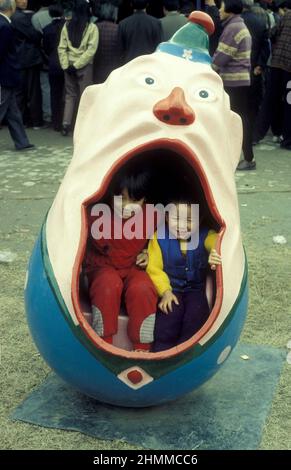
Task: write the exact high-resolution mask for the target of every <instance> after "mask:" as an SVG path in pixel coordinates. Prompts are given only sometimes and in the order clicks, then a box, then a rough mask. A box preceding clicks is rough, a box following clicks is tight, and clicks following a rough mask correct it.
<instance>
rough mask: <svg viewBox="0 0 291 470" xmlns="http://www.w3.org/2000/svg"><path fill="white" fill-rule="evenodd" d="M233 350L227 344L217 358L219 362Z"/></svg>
mask: <svg viewBox="0 0 291 470" xmlns="http://www.w3.org/2000/svg"><path fill="white" fill-rule="evenodd" d="M230 351H231V346H226V348H224V350H223V351H222V352H221V353H220V354H219V356H218V359H217V364H219V365H220V364H222V363H223V362H224V361H225V359H226V358H227V357H228V356H229V354H230Z"/></svg>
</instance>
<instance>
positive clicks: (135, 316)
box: [124, 268, 158, 350]
mask: <svg viewBox="0 0 291 470" xmlns="http://www.w3.org/2000/svg"><path fill="white" fill-rule="evenodd" d="M124 292H125V305H126V310H127V314H128V317H129V321H128V327H127V330H128V336H129V339H130V340H131V342H132V343H133V347H134V349H145V350H149V348H150V345H151V343H152V342H153V332H154V324H155V318H156V309H157V300H158V297H157V293H156V289H155V287H154V285H153V283H152V281H151V279H150V277H149V276H148V274H147V273H146V272H145V271H141V270H139V269H137V268H132V269H131V270H130V271H129V273H128V274H127V276H126V278H125V279H124Z"/></svg>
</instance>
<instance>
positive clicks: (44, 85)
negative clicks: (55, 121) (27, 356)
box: [40, 70, 52, 122]
mask: <svg viewBox="0 0 291 470" xmlns="http://www.w3.org/2000/svg"><path fill="white" fill-rule="evenodd" d="M40 87H41V95H42V117H43V120H44V122H51V119H52V111H51V97H50V83H49V76H48V71H47V70H41V71H40Z"/></svg>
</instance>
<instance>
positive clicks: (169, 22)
mask: <svg viewBox="0 0 291 470" xmlns="http://www.w3.org/2000/svg"><path fill="white" fill-rule="evenodd" d="M163 5H164V13H165V16H164V18H162V19H161V24H162V30H163V41H168V40H169V39H170V38H171V37H172V36H173V35H174V34H175V32H176V31H178V29H180V28H182V26H184V25H185V24H186V23H187V21H188V20H187V18H186V17H185V15H182V14H181V13H180V12H179V11H178V10H179V0H164V1H163Z"/></svg>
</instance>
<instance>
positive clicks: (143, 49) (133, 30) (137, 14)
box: [118, 0, 163, 63]
mask: <svg viewBox="0 0 291 470" xmlns="http://www.w3.org/2000/svg"><path fill="white" fill-rule="evenodd" d="M147 3H148V2H147V1H146V0H133V1H132V4H133V8H134V13H133V15H131V16H129V17H128V18H125V19H124V20H122V21H121V22H120V23H119V27H118V37H119V43H120V45H121V48H122V56H123V57H122V59H123V62H124V63H126V62H129V61H130V60H132V59H135V58H136V57H138V56H140V55H144V54H151V53H152V52H154V51H155V49H156V47H157V45H158V44H159V43H160V42H162V39H163V33H162V26H161V22H160V20H158V19H157V18H154V17H153V16H150V15H147V13H146V6H147Z"/></svg>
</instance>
